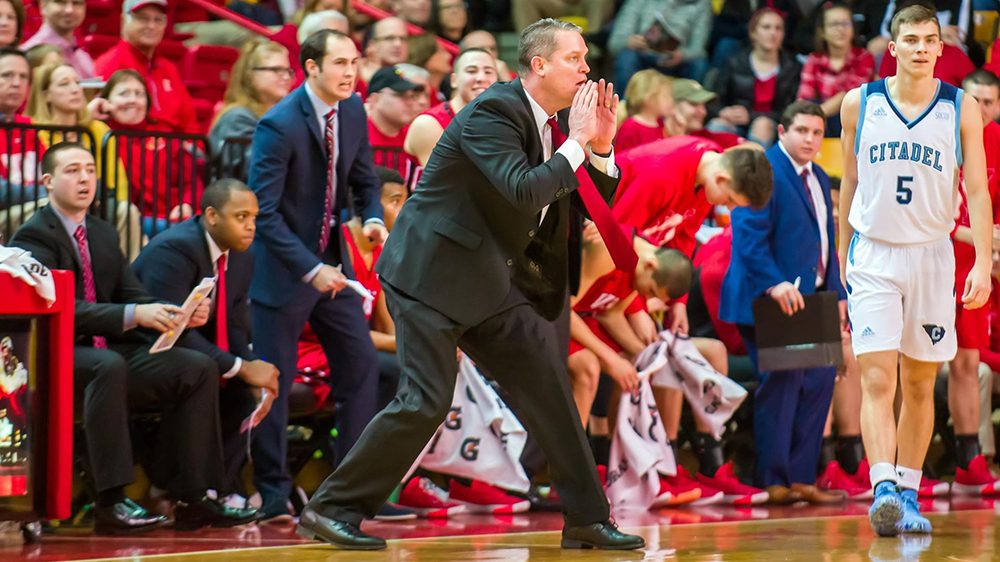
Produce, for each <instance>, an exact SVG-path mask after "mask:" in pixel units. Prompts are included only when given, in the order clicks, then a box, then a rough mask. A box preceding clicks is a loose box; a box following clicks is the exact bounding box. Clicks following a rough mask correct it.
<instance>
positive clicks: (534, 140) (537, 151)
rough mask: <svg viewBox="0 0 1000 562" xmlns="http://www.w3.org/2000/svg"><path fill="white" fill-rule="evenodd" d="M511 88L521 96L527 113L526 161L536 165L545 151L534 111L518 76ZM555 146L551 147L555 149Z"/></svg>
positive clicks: (539, 162) (543, 156) (542, 157)
mask: <svg viewBox="0 0 1000 562" xmlns="http://www.w3.org/2000/svg"><path fill="white" fill-rule="evenodd" d="M510 86H511V88H513V89H514V91H515V92H517V96H518V97H519V98H521V103H522V104H523V106H524V111H525V112H527V114H528V123H529V129H528V139H529V141H528V146H526V147H525V148H526V149H527V153H528V161H529V162H530V163H531V165H532V166H538V165H539V164H541V163H542V162H543V161H544V160H543V159H544V158H545V152H544V150H543V148H542V140H541V138H539V136H538V128H537V127H536V126H535V112H534V111H532V109H531V102H529V101H528V94H527V93H525V91H524V86H523V85H522V84H521V79H520V78H518V79H516V80H514V81H513V82H511V83H510ZM560 127H562V122H560ZM555 148H556V147H553V150H555Z"/></svg>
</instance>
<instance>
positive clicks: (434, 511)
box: [397, 476, 466, 519]
mask: <svg viewBox="0 0 1000 562" xmlns="http://www.w3.org/2000/svg"><path fill="white" fill-rule="evenodd" d="M397 503H398V504H399V505H401V506H403V507H405V508H407V509H409V510H412V511H415V512H416V513H417V515H419V516H421V517H429V518H435V519H440V518H445V517H448V516H451V515H455V514H456V513H464V512H465V511H466V508H465V506H464V505H462V504H460V503H458V502H455V501H451V500H450V499H449V498H448V492H446V491H444V490H442V489H441V488H439V487H438V486H437V485H436V484H434V482H433V481H431V479H430V478H427V477H426V476H420V477H417V478H411V479H410V481H409V482H407V483H406V486H404V487H403V491H402V492H400V493H399V501H398V502H397Z"/></svg>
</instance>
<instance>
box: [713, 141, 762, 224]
mask: <svg viewBox="0 0 1000 562" xmlns="http://www.w3.org/2000/svg"><path fill="white" fill-rule="evenodd" d="M722 165H723V166H725V168H726V170H728V171H729V175H730V176H731V177H732V180H733V191H735V192H736V193H739V194H740V195H743V196H744V197H746V198H747V199H749V200H750V206H751V207H753V208H754V209H760V208H762V207H763V206H764V205H767V202H768V201H769V200H770V199H771V191H772V189H773V177H772V175H771V163H770V162H768V161H767V157H766V156H764V152H763V151H760V150H755V149H753V148H731V149H729V150H727V151H725V152H723V153H722Z"/></svg>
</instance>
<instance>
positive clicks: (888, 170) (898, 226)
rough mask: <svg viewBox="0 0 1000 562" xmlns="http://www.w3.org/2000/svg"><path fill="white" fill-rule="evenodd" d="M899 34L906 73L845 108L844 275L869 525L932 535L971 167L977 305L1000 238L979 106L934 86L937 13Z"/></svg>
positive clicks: (859, 93) (967, 291)
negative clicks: (960, 230) (959, 232)
mask: <svg viewBox="0 0 1000 562" xmlns="http://www.w3.org/2000/svg"><path fill="white" fill-rule="evenodd" d="M890 31H891V34H892V40H891V41H890V43H889V53H890V54H891V55H892V56H893V57H895V58H896V61H897V65H898V70H897V74H896V76H895V77H889V78H886V79H883V80H880V81H878V82H871V83H868V84H865V85H863V86H861V87H860V88H857V89H854V90H851V91H850V92H849V93H848V94H847V96H846V97H845V99H844V104H843V107H842V108H841V121H842V123H843V125H844V129H843V133H842V135H841V139H842V144H843V150H844V172H845V174H844V178H843V182H842V183H841V192H840V200H841V203H840V205H841V207H840V208H841V212H840V217H841V218H840V222H841V224H840V237H841V244H840V252H841V256H840V257H841V268H843V269H842V271H841V275H842V276H843V277H844V279H845V281H846V283H845V286H846V287H847V291H848V311H849V315H850V319H851V326H852V330H853V346H854V352H855V354H856V355H857V357H858V361H859V362H860V365H861V381H862V393H863V395H862V404H861V433H862V438H863V439H864V443H865V449H866V450H867V451H868V456H869V459H870V461H871V469H870V476H871V482H872V485H873V487H874V499H873V500H872V506H871V509H870V510H869V512H868V517H869V520H870V522H871V525H872V527H873V528H874V529H875V531H876V532H877V533H878V534H879V535H882V536H892V535H896V534H898V533H900V532H913V533H929V532H930V531H931V524H930V521H928V520H927V519H926V518H925V517H923V516H922V515H920V510H919V507H918V505H917V490H918V488H919V487H920V479H921V476H922V474H921V467H922V466H923V463H924V455H925V454H926V453H927V445H928V443H929V442H930V437H931V431H932V429H933V424H934V402H933V400H934V397H933V396H934V378H935V375H936V374H937V371H938V366H939V365H940V363H942V362H944V361H949V360H951V359H952V358H953V357H954V356H955V352H956V349H957V341H956V337H955V306H954V304H953V303H954V295H955V291H956V290H957V289H958V287H956V286H955V279H954V271H955V256H954V253H953V251H952V245H951V240H950V239H949V238H950V236H949V235H950V233H951V231H952V228H953V227H954V216H955V209H956V208H957V203H958V191H957V176H958V171H959V168H960V167H961V168H962V169H963V171H964V174H965V182H966V189H967V193H968V199H969V212H970V218H971V226H972V235H973V240H974V243H975V244H974V245H975V249H976V260H975V264H974V265H973V267H972V269H971V271H970V272H969V275H968V277H967V278H966V280H965V283H964V287H961V289H962V303H963V304H964V306H965V307H966V308H967V309H976V308H979V307H981V306H983V304H985V302H986V299H987V298H988V297H989V292H990V278H989V276H990V266H991V263H990V244H991V237H992V234H991V230H992V229H991V224H992V211H991V208H990V198H989V192H988V191H987V187H986V162H985V156H984V154H983V124H982V117H981V116H980V112H979V108H978V107H977V105H976V101H975V100H974V99H972V98H971V97H970V96H965V95H963V92H962V90H960V89H958V88H955V87H954V86H950V85H948V84H945V83H942V82H941V81H939V80H937V79H935V78H934V63H935V62H936V61H937V58H938V57H939V56H941V52H942V49H943V43H942V40H941V26H940V24H939V23H938V21H937V16H936V14H935V13H934V11H933V10H930V9H928V8H926V7H923V6H920V5H913V6H908V7H906V8H903V9H902V10H900V11H899V12H898V13H897V14H896V15H895V16H894V17H893V19H892V23H891V25H890ZM855 193H857V195H858V196H857V201H856V202H855ZM897 365H899V366H900V381H901V391H902V397H903V401H902V408H901V410H900V414H899V422H898V425H897V422H896V420H895V419H894V417H893V397H894V395H895V393H896V372H897V371H896V369H897Z"/></svg>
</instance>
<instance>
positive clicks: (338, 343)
mask: <svg viewBox="0 0 1000 562" xmlns="http://www.w3.org/2000/svg"><path fill="white" fill-rule="evenodd" d="M299 58H300V61H301V63H302V68H303V69H304V70H305V72H306V80H305V82H304V83H303V84H302V85H301V86H300V87H299V88H297V89H296V90H295V91H293V92H292V93H291V94H289V95H288V96H286V97H285V99H283V100H281V101H280V102H278V104H277V105H275V106H274V107H273V108H272V109H271V110H270V111H268V112H267V113H266V114H265V115H264V117H263V118H261V120H260V123H258V125H257V130H256V131H255V132H254V136H253V149H252V153H251V160H250V177H249V182H248V183H249V184H250V187H251V188H252V189H253V190H254V193H256V194H257V199H258V201H259V203H260V216H259V217H258V219H257V227H258V228H257V239H256V241H255V242H254V244H253V255H254V272H255V273H254V277H253V282H252V283H251V285H250V300H251V307H252V310H253V343H254V351H255V352H256V354H257V355H258V356H259V357H260V358H261V359H264V360H266V361H269V362H271V363H274V364H275V365H277V367H278V370H279V371H280V373H281V375H280V378H279V395H278V398H277V400H275V402H274V405H273V406H272V408H271V414H270V415H269V416H268V417H267V418H265V419H264V420H263V422H262V423H261V425H260V426H259V427H258V428H257V437H256V439H255V441H254V449H253V464H254V484H255V485H256V487H257V490H259V491H260V493H261V496H262V499H263V505H262V506H261V511H262V517H263V518H264V519H273V518H276V517H281V518H282V519H286V520H288V519H290V517H289V514H288V509H287V507H286V501H287V498H288V496H289V493H290V491H291V483H292V481H291V475H290V474H289V473H288V469H287V467H286V453H287V445H288V443H287V436H286V433H285V432H286V429H285V428H286V426H287V424H288V399H287V397H288V393H289V390H290V388H291V386H292V380H293V378H294V376H295V364H296V349H297V346H296V342H297V341H298V338H299V335H300V334H301V333H302V329H303V327H304V326H305V323H306V322H307V321H308V322H309V324H310V326H311V327H312V329H313V331H314V332H315V333H316V335H317V337H318V338H319V341H320V344H321V345H322V346H323V350H324V351H325V352H326V355H327V357H329V358H330V366H331V368H332V369H333V373H332V379H333V384H334V388H333V396H334V397H335V399H336V400H337V401H338V403H339V409H338V414H337V415H338V432H339V435H338V444H337V446H338V449H339V456H343V454H344V453H346V452H347V450H349V449H350V447H351V446H352V445H353V444H354V442H355V441H356V440H357V438H358V436H359V435H360V434H361V431H362V430H363V429H364V427H365V425H367V423H368V422H369V421H370V420H371V418H372V417H373V416H374V415H375V411H376V393H377V389H378V359H377V356H376V353H375V347H374V346H373V344H372V341H371V337H370V336H369V335H368V323H367V322H366V321H365V315H364V310H363V309H362V301H361V297H360V296H359V295H358V294H357V293H355V292H354V291H352V290H350V289H348V290H343V289H344V288H345V287H346V282H347V279H348V278H349V277H353V273H352V271H351V262H350V260H349V259H346V256H347V253H346V250H345V249H344V247H343V242H344V241H343V240H342V237H341V228H340V226H339V224H338V223H339V222H340V220H341V219H342V217H343V216H344V215H345V214H346V215H351V216H353V215H360V216H361V220H362V223H363V225H364V226H363V231H364V235H365V236H368V237H369V238H370V239H372V241H373V242H375V243H381V242H382V241H384V240H385V237H386V234H387V233H386V229H385V225H384V224H383V222H382V205H381V203H380V200H379V196H380V191H381V186H380V183H379V180H378V177H377V176H376V175H375V171H374V169H373V167H372V153H371V146H370V145H369V143H368V125H367V120H366V119H367V118H366V116H365V111H364V108H363V106H362V104H361V99H360V98H358V97H357V96H355V95H354V85H355V82H356V80H357V71H358V51H357V48H356V47H355V46H354V42H353V41H351V39H350V38H349V37H347V36H346V35H344V34H342V33H340V32H337V31H332V30H321V31H318V32H316V33H314V34H313V35H311V36H309V38H307V39H306V41H305V43H303V44H302V50H301V54H300V57H299Z"/></svg>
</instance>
